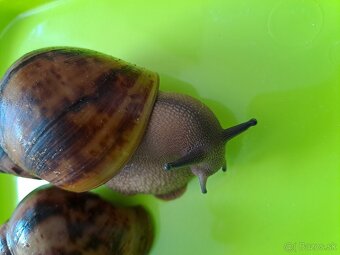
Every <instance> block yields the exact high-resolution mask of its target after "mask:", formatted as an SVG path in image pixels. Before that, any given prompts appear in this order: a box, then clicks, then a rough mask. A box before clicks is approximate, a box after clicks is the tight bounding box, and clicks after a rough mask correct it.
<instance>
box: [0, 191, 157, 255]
mask: <svg viewBox="0 0 340 255" xmlns="http://www.w3.org/2000/svg"><path fill="white" fill-rule="evenodd" d="M153 237H154V233H153V226H152V221H151V218H150V216H149V214H148V213H147V212H146V211H145V210H144V209H143V208H142V207H140V206H136V207H118V206H115V205H112V204H110V203H108V202H106V201H105V200H103V199H101V198H100V197H99V196H97V195H95V194H92V193H89V192H84V193H74V192H68V191H65V190H60V189H58V188H55V187H52V188H47V189H40V190H37V191H34V192H32V193H31V194H30V195H28V197H26V198H25V199H24V200H23V201H22V202H21V203H20V204H19V205H18V207H17V208H16V210H15V211H14V213H13V215H12V217H11V219H10V220H9V221H8V222H7V223H6V224H5V225H3V227H2V228H1V226H0V254H9V255H10V254H21V255H29V254H74V255H76V254H83V255H95V254H101V255H106V254H107V255H109V254H121V255H130V254H140V255H145V254H148V253H149V250H150V248H151V245H152V243H153ZM1 251H4V252H7V253H1Z"/></svg>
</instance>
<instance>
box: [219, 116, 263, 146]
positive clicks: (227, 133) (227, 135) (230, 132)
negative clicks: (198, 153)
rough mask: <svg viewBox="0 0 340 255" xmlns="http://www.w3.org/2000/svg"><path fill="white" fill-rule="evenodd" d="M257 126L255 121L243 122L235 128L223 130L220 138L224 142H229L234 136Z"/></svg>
mask: <svg viewBox="0 0 340 255" xmlns="http://www.w3.org/2000/svg"><path fill="white" fill-rule="evenodd" d="M256 124H257V120H256V119H250V120H248V121H246V122H243V123H241V124H238V125H236V126H233V127H230V128H227V129H224V130H223V132H222V137H223V140H224V141H226V142H227V141H229V140H230V139H232V138H234V137H235V136H237V135H239V134H241V133H243V132H244V131H246V130H247V129H248V128H250V127H252V126H255V125H256Z"/></svg>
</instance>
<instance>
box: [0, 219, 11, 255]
mask: <svg viewBox="0 0 340 255" xmlns="http://www.w3.org/2000/svg"><path fill="white" fill-rule="evenodd" d="M6 231H7V224H3V225H2V226H0V254H1V255H11V252H10V251H9V249H8V246H7V242H6Z"/></svg>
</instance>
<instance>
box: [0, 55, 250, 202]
mask: <svg viewBox="0 0 340 255" xmlns="http://www.w3.org/2000/svg"><path fill="white" fill-rule="evenodd" d="M158 86H159V78H158V75H157V74H156V73H153V72H150V71H147V70H145V69H143V68H139V67H136V66H134V65H131V64H128V63H126V62H124V61H122V60H119V59H116V58H112V57H110V56H107V55H104V54H101V53H98V52H94V51H90V50H85V49H77V48H49V49H42V50H38V51H35V52H31V53H29V54H27V55H25V56H24V57H22V58H21V59H19V60H18V61H17V62H16V63H14V64H13V65H12V66H11V68H10V69H9V70H8V71H7V73H6V74H5V76H4V78H3V80H2V81H1V85H0V93H1V102H0V144H1V147H2V148H3V150H4V152H5V153H6V156H7V157H5V156H4V157H3V158H4V159H6V160H10V161H11V162H12V163H13V165H14V166H16V168H15V170H16V171H14V170H13V166H12V165H11V164H8V162H7V165H6V166H7V171H6V169H2V170H3V171H6V172H10V169H12V172H14V173H15V174H17V175H20V176H25V175H26V176H27V177H35V178H41V179H44V180H47V181H49V182H51V183H52V184H54V185H56V186H58V187H61V188H63V189H66V190H70V191H76V192H83V191H87V190H90V189H93V188H95V187H97V186H99V185H102V184H104V183H108V186H109V187H111V188H112V189H114V190H117V191H120V192H123V193H126V194H134V193H151V194H154V195H157V196H160V197H162V196H164V197H167V196H170V197H171V196H172V195H174V194H180V193H181V191H183V190H184V188H185V186H186V183H187V182H188V181H189V180H190V179H191V178H192V177H193V176H194V175H196V176H198V178H199V180H200V185H201V190H202V192H203V193H205V192H206V180H207V178H208V176H210V175H211V174H213V173H214V172H216V171H217V170H219V169H221V168H222V169H225V168H226V165H225V143H226V141H228V140H229V139H231V138H232V137H234V136H236V135H238V134H240V133H241V132H243V131H245V130H246V129H247V128H249V127H250V126H253V125H255V124H256V120H255V119H252V120H250V121H248V122H245V123H242V124H240V125H237V126H235V127H231V128H228V129H223V128H222V127H221V125H220V124H219V122H218V120H217V118H216V117H215V115H214V114H213V113H212V112H211V111H210V110H209V109H208V108H207V107H206V106H205V105H204V104H202V103H201V102H199V101H198V100H195V99H193V98H191V97H189V96H184V95H179V94H175V93H165V92H158ZM9 165H10V167H8V166H9ZM0 167H1V162H0ZM8 169H9V170H8ZM18 169H19V170H20V171H18ZM18 172H19V173H18ZM23 172H24V174H23Z"/></svg>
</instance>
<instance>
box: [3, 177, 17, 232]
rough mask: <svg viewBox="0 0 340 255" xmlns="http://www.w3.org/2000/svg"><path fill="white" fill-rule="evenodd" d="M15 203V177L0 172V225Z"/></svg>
mask: <svg viewBox="0 0 340 255" xmlns="http://www.w3.org/2000/svg"><path fill="white" fill-rule="evenodd" d="M16 203H17V192H16V187H15V177H13V176H8V175H4V174H0V225H1V224H2V223H3V222H4V221H6V220H8V219H9V218H10V216H11V213H12V212H13V210H14V208H15V205H16Z"/></svg>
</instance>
